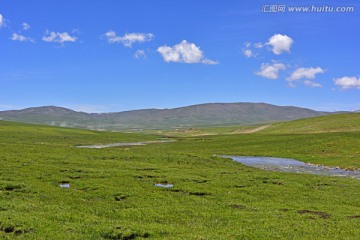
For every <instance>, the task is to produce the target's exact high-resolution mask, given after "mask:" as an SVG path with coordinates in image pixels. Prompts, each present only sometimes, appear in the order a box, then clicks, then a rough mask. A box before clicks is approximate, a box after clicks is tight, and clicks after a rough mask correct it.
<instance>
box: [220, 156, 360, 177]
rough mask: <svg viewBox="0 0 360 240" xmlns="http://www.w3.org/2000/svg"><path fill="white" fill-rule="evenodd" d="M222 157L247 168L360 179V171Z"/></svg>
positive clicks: (271, 159) (290, 161) (292, 161)
mask: <svg viewBox="0 0 360 240" xmlns="http://www.w3.org/2000/svg"><path fill="white" fill-rule="evenodd" d="M222 157H226V158H231V159H233V160H234V161H236V162H240V163H243V164H245V165H247V166H250V167H255V168H261V169H264V170H272V171H280V172H294V173H309V174H317V175H327V176H338V177H352V178H356V179H360V172H358V171H352V170H345V169H341V168H338V167H327V166H322V165H315V164H310V163H304V162H300V161H297V160H295V159H290V158H275V157H247V156H222Z"/></svg>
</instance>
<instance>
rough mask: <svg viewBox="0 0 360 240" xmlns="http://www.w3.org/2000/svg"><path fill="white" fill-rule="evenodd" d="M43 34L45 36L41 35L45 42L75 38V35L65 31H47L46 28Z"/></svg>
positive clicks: (72, 40) (57, 41) (59, 41)
mask: <svg viewBox="0 0 360 240" xmlns="http://www.w3.org/2000/svg"><path fill="white" fill-rule="evenodd" d="M45 35H47V36H43V37H42V40H43V41H45V42H54V43H61V44H63V43H65V42H75V41H76V40H77V37H75V36H71V35H70V34H69V33H67V32H63V33H60V32H49V31H48V30H46V32H45Z"/></svg>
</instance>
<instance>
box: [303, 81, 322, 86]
mask: <svg viewBox="0 0 360 240" xmlns="http://www.w3.org/2000/svg"><path fill="white" fill-rule="evenodd" d="M304 84H305V86H309V87H322V85H321V84H320V83H317V82H314V81H311V80H305V81H304Z"/></svg>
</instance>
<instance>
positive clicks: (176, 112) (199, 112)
mask: <svg viewBox="0 0 360 240" xmlns="http://www.w3.org/2000/svg"><path fill="white" fill-rule="evenodd" d="M326 114H329V113H326V112H318V111H314V110H310V109H306V108H299V107H292V106H276V105H271V104H266V103H208V104H199V105H192V106H187V107H180V108H173V109H143V110H133V111H124V112H116V113H101V114H96V113H84V112H76V111H73V110H70V109H66V108H62V107H55V106H46V107H36V108H27V109H23V110H11V111H1V112H0V119H3V120H8V121H17V122H27V123H39V124H47V125H53V126H63V127H76V128H88V129H106V130H118V129H130V128H132V129H134V128H138V129H151V128H152V129H165V128H184V127H196V126H212V125H213V126H214V125H246V124H258V123H269V122H276V121H289V120H295V119H301V118H308V117H316V116H322V115H326Z"/></svg>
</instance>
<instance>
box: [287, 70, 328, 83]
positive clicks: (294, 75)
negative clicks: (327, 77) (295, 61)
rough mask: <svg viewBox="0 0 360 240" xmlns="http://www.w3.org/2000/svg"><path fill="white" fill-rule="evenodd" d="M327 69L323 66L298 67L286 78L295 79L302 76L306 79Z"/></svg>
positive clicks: (312, 77)
mask: <svg viewBox="0 0 360 240" xmlns="http://www.w3.org/2000/svg"><path fill="white" fill-rule="evenodd" d="M324 72H325V71H324V70H323V69H322V68H321V67H316V68H298V69H296V70H295V71H294V72H293V73H292V74H291V76H290V77H288V78H287V79H286V80H288V81H295V80H299V79H302V78H305V79H314V78H315V75H316V74H319V73H324Z"/></svg>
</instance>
